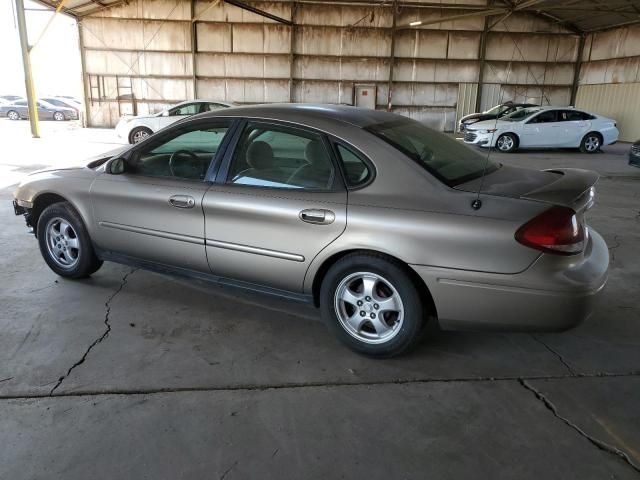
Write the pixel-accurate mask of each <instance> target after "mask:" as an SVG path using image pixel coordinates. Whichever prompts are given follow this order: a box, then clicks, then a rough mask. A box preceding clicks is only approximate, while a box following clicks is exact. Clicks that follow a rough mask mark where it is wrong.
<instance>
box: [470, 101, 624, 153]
mask: <svg viewBox="0 0 640 480" xmlns="http://www.w3.org/2000/svg"><path fill="white" fill-rule="evenodd" d="M618 134H619V132H618V128H617V126H616V121H615V120H612V119H610V118H606V117H603V116H600V115H596V114H594V113H588V112H584V111H581V110H577V109H575V108H571V107H530V108H524V109H522V110H518V111H517V112H514V113H512V114H511V115H507V116H506V117H502V118H501V119H499V120H486V121H483V122H477V123H474V124H473V125H469V126H468V127H467V130H466V131H465V135H464V142H465V143H467V144H470V145H477V146H480V147H496V148H497V149H498V151H500V152H513V151H514V150H516V149H517V148H580V150H581V151H582V152H585V153H595V152H597V151H598V150H599V149H600V147H601V146H602V145H610V144H612V143H615V142H616V141H617V140H618Z"/></svg>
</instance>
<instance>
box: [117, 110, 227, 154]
mask: <svg viewBox="0 0 640 480" xmlns="http://www.w3.org/2000/svg"><path fill="white" fill-rule="evenodd" d="M233 105H234V104H233V103H229V102H220V101H218V100H189V101H186V102H182V103H179V104H177V105H174V106H173V107H170V108H167V109H165V110H162V111H161V112H159V113H156V114H153V115H139V116H130V115H125V116H123V117H122V118H121V119H120V121H119V122H118V124H117V125H116V133H117V134H118V136H119V137H120V138H124V139H125V140H127V141H128V142H129V143H138V142H141V141H142V140H145V139H146V138H147V137H148V136H149V135H151V134H153V133H154V132H157V131H158V130H160V129H162V128H164V127H166V126H167V125H171V124H172V123H174V122H177V121H178V120H181V119H183V118H186V117H189V116H191V115H195V114H197V113H203V112H212V111H215V110H219V109H221V108H229V107H231V106H233Z"/></svg>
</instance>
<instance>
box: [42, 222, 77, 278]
mask: <svg viewBox="0 0 640 480" xmlns="http://www.w3.org/2000/svg"><path fill="white" fill-rule="evenodd" d="M45 240H46V243H47V251H48V252H49V256H50V257H51V259H52V260H53V261H54V262H55V263H56V264H57V265H59V266H60V267H62V268H64V269H71V268H73V267H75V266H76V264H77V263H78V260H79V259H80V239H79V238H78V235H77V234H76V231H75V230H74V229H73V227H72V226H71V224H70V223H69V222H68V221H67V220H65V219H64V218H61V217H55V218H52V219H51V220H49V221H48V222H47V226H46V227H45Z"/></svg>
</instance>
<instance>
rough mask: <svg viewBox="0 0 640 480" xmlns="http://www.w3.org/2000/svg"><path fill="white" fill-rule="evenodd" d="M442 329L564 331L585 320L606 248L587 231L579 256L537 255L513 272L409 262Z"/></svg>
mask: <svg viewBox="0 0 640 480" xmlns="http://www.w3.org/2000/svg"><path fill="white" fill-rule="evenodd" d="M412 268H413V269H414V270H415V271H416V272H417V273H418V275H420V277H421V278H422V279H423V280H424V282H425V283H426V285H427V287H428V288H429V291H430V292H431V294H432V296H433V299H434V302H435V305H436V310H437V314H438V320H439V322H440V325H441V326H442V327H443V328H445V329H500V330H514V331H517V330H537V331H544V330H564V329H567V328H570V327H572V326H575V325H577V324H579V323H580V322H582V321H584V320H586V319H587V318H588V317H589V316H590V315H591V313H592V311H593V307H594V304H595V302H596V301H597V297H598V293H599V292H600V291H601V290H602V288H603V287H604V285H605V283H606V280H607V272H608V268H609V250H608V249H607V245H606V243H605V241H604V240H603V239H602V237H601V236H600V235H599V234H598V233H597V232H595V231H593V230H590V240H589V242H588V244H587V248H586V249H585V251H584V253H583V254H582V255H581V256H580V257H579V258H575V257H569V256H568V257H558V256H555V255H549V254H543V255H541V256H540V257H539V258H538V259H537V260H536V261H535V262H534V263H533V265H531V266H530V267H529V268H528V269H527V270H525V271H524V272H522V273H518V274H513V275H502V274H493V273H482V272H469V271H461V270H451V269H436V268H432V267H426V266H418V265H412Z"/></svg>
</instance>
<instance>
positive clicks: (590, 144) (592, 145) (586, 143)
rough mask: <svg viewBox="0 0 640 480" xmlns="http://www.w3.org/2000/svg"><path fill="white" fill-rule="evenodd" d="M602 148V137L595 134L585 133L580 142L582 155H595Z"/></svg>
mask: <svg viewBox="0 0 640 480" xmlns="http://www.w3.org/2000/svg"><path fill="white" fill-rule="evenodd" d="M601 146H602V135H600V134H599V133H596V132H591V133H587V134H586V135H585V136H584V138H583V139H582V141H581V142H580V151H581V152H582V153H596V152H597V151H598V150H600V147H601Z"/></svg>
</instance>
